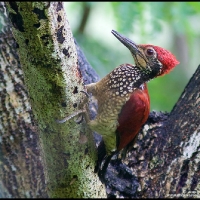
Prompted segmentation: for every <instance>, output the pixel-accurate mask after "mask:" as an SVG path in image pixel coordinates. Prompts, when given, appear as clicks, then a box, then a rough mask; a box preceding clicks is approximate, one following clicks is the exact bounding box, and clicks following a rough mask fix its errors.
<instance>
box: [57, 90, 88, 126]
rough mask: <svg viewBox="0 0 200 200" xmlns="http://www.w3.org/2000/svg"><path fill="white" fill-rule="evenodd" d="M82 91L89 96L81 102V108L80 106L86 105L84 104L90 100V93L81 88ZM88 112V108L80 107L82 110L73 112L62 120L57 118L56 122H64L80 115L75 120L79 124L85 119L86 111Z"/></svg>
mask: <svg viewBox="0 0 200 200" xmlns="http://www.w3.org/2000/svg"><path fill="white" fill-rule="evenodd" d="M80 92H82V93H84V94H85V96H86V97H87V98H85V99H84V100H83V102H81V103H80V105H79V108H80V107H85V106H84V105H85V104H86V102H87V101H88V98H89V94H88V93H87V92H86V91H83V90H81V91H80ZM86 112H87V111H86V109H80V110H78V111H76V112H74V113H72V114H71V115H69V116H67V117H65V118H63V119H61V120H56V122H57V123H60V124H61V123H64V122H66V121H69V120H70V119H71V118H73V117H75V116H77V115H79V116H78V118H77V119H75V120H74V121H75V122H76V123H77V124H80V123H81V122H82V121H83V113H86Z"/></svg>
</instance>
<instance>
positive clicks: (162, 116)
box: [0, 3, 200, 198]
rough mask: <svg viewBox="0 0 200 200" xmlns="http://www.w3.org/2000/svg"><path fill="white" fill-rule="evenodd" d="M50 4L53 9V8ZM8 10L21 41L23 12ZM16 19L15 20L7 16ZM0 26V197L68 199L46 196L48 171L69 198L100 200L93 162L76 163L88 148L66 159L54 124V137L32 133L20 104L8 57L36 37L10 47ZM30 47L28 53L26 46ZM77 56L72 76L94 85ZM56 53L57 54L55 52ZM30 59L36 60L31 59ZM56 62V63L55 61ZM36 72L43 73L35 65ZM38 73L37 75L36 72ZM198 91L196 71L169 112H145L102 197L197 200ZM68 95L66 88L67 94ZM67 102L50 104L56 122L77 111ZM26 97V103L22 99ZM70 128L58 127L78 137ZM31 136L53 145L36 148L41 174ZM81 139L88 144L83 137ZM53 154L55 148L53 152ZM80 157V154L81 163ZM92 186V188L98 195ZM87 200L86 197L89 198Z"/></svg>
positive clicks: (27, 111)
mask: <svg viewBox="0 0 200 200" xmlns="http://www.w3.org/2000/svg"><path fill="white" fill-rule="evenodd" d="M53 4H54V5H55V3H53ZM56 4H57V12H56V13H54V14H53V15H54V18H52V19H51V20H52V21H54V22H55V21H56V20H58V21H59V22H60V21H62V17H63V16H62V15H61V16H60V15H59V11H60V10H62V3H56ZM29 5H30V3H29ZM43 5H45V4H43ZM48 5H49V4H46V6H47V7H48ZM11 7H13V9H12V12H13V10H14V13H15V14H14V17H13V18H12V17H11V18H12V19H13V22H14V23H13V25H14V26H16V27H15V28H17V29H18V30H20V31H21V32H20V34H19V35H20V37H25V36H24V35H23V31H24V28H26V25H25V23H24V21H23V20H22V19H23V18H22V19H21V18H20V16H21V14H20V15H19V11H21V10H23V9H24V8H23V6H21V7H20V9H18V8H19V7H18V5H17V4H13V3H11ZM0 9H1V10H0V12H1V13H2V16H6V15H3V13H4V10H3V7H2V4H1V7H0ZM45 9H46V8H45ZM47 9H48V8H47ZM42 10H43V9H41V8H39V5H38V6H36V8H35V9H34V12H35V14H36V16H37V17H39V18H41V17H42V18H43V17H44V16H46V14H44V13H46V12H43V11H42ZM26 11H28V10H26ZM28 12H31V11H28ZM16 13H17V15H18V18H16V16H15V15H16ZM16 19H18V20H16ZM4 20H5V21H4V22H3V23H2V24H3V25H4V29H3V30H1V32H2V33H1V35H0V64H1V66H0V113H1V115H0V144H1V148H0V156H1V157H0V161H1V162H0V179H1V182H0V197H47V196H48V194H47V189H48V190H50V191H49V194H50V196H59V197H71V196H73V195H74V194H70V195H69V194H68V193H67V192H66V193H57V192H55V191H53V190H52V188H51V187H50V188H47V187H46V184H45V181H47V180H48V179H49V177H48V179H46V180H45V176H44V172H45V171H48V168H50V171H51V170H54V173H55V174H54V175H55V180H56V181H58V182H59V181H60V179H62V176H63V177H64V176H65V177H66V178H65V179H67V181H69V184H68V185H67V187H68V188H70V187H71V185H72V186H73V187H72V188H75V192H77V194H76V195H77V197H87V196H89V195H88V194H94V193H95V195H93V197H94V196H96V197H103V195H104V193H103V190H104V189H103V187H102V186H101V184H99V183H98V184H97V182H96V181H97V177H95V176H94V174H93V170H94V163H93V162H90V159H89V160H87V159H86V160H84V159H83V158H84V156H86V157H87V156H88V155H89V151H90V148H87V147H86V146H84V147H83V149H82V148H79V149H78V150H77V152H73V153H72V154H69V153H68V149H66V147H65V146H64V145H61V144H60V142H62V140H65V141H67V140H68V138H67V137H64V138H63V137H62V135H61V134H60V131H61V129H62V128H61V126H60V125H58V126H59V133H57V132H51V133H50V132H49V131H50V127H51V126H50V125H49V126H48V127H46V129H45V130H46V131H48V134H47V133H41V132H40V133H39V131H38V129H37V128H36V124H35V122H34V119H33V113H32V110H31V107H30V103H29V99H28V93H27V90H26V87H25V86H24V80H23V74H22V69H21V65H20V63H19V58H18V56H17V54H16V48H22V47H19V46H20V45H22V44H23V45H24V46H23V47H24V48H27V47H26V45H28V44H29V43H30V42H31V37H35V35H34V34H36V32H34V31H35V30H34V31H33V32H32V36H29V37H30V38H28V40H27V38H26V37H25V38H23V41H24V43H23V41H22V44H16V43H15V42H14V39H13V37H12V34H11V32H10V27H9V26H8V24H9V23H8V21H7V20H6V18H4ZM20 20H21V21H20ZM20 23H21V25H20ZM40 23H41V24H42V25H43V26H45V21H43V20H42V19H40ZM40 23H39V22H38V21H37V23H35V26H36V27H35V28H37V29H39V30H40V31H41V32H40V34H39V35H37V36H38V38H40V39H39V41H40V42H41V45H42V47H43V48H46V47H44V46H43V44H45V45H46V46H47V45H48V43H49V42H52V39H51V38H50V37H49V35H46V34H44V32H42V28H40V27H41V24H40ZM5 25H6V27H5ZM33 26H34V25H33ZM61 27H62V26H61ZM59 30H60V31H59ZM62 30H63V29H62ZM56 33H57V36H58V37H57V39H58V40H59V41H60V42H61V41H62V42H63V41H64V40H65V37H64V36H63V37H62V34H61V33H62V31H61V29H59V28H58V29H57V31H55V34H56ZM43 34H44V35H43ZM63 38H64V39H63ZM68 42H69V41H67V43H68ZM27 43H28V44H27ZM32 47H34V45H33V46H32ZM40 47H41V46H40ZM34 48H35V47H34ZM38 48H39V47H38ZM60 48H61V49H62V47H61V46H60V45H58V49H60ZM36 50H38V49H36ZM36 50H35V51H36ZM62 50H63V49H62ZM68 50H69V49H68ZM68 50H67V49H66V51H65V50H64V51H63V53H64V54H65V55H66V56H69V51H68ZM73 51H74V49H73ZM36 52H37V51H36ZM36 52H35V53H36ZM44 52H45V53H46V52H48V51H46V49H44ZM77 52H78V64H79V66H78V68H77V69H78V70H80V73H79V72H77V73H78V74H82V78H83V82H84V83H85V84H88V83H90V82H96V81H97V80H98V76H97V75H96V74H95V72H94V70H92V69H91V68H90V66H89V64H88V63H87V61H86V59H85V58H84V55H83V54H82V52H81V50H80V49H79V47H77ZM59 53H60V55H62V52H60V51H59ZM31 55H32V54H31ZM27 56H28V55H27ZM33 56H37V55H34V54H33ZM42 56H45V54H43V53H42V55H40V56H39V58H42ZM28 58H29V57H28ZM34 58H35V59H36V60H37V59H39V58H37V57H34ZM54 58H55V57H54ZM60 59H61V60H62V59H63V57H62V58H60ZM28 61H30V60H29V59H28V60H27V62H28ZM31 62H32V63H33V62H36V61H34V60H33V61H31ZM56 62H59V61H53V63H54V64H57V63H56ZM36 63H37V65H42V64H41V63H40V62H36ZM46 63H48V62H45V63H44V64H45V65H46ZM23 64H24V63H23ZM40 67H41V68H43V66H40ZM46 67H48V70H51V69H52V67H51V66H46ZM44 70H45V69H44ZM45 72H46V71H45ZM62 73H63V72H62ZM62 73H61V74H62ZM43 74H45V73H44V72H43ZM75 74H76V73H75ZM32 76H33V74H32ZM27 77H29V76H26V74H25V78H26V79H27ZM31 78H32V77H31ZM77 79H78V80H77V81H78V83H77V84H76V86H77V90H78V91H79V90H80V89H79V87H80V88H81V87H82V82H81V81H80V79H79V78H78V77H77ZM35 80H36V79H35ZM75 81H76V80H75ZM27 82H28V80H27ZM58 82H60V81H58ZM54 84H55V83H54ZM69 84H71V83H69ZM56 85H57V83H56V84H55V85H54V87H56ZM199 86H200V67H198V69H197V71H196V73H195V74H194V76H193V77H192V78H191V80H190V82H189V83H188V85H187V87H186V88H185V90H184V92H183V94H182V95H181V97H180V99H179V101H178V102H177V104H176V105H175V107H174V109H173V110H172V112H171V113H170V114H167V113H161V112H152V113H151V114H150V116H149V119H148V121H147V122H146V124H145V125H144V126H143V128H142V130H141V132H140V134H139V136H138V140H137V142H136V144H134V145H133V146H131V145H130V147H129V152H128V154H127V157H126V158H125V160H124V161H123V162H122V161H121V160H120V159H117V158H116V156H113V158H112V160H111V162H110V165H109V166H108V169H107V172H106V174H105V178H104V179H102V180H104V181H105V185H106V192H107V194H108V197H138V198H144V197H148V198H153V197H154V198H159V197H173V198H174V197H180V196H181V197H190V196H192V195H193V197H200V183H199V182H200V181H199V180H200V130H199V129H200V113H199V112H200V89H199ZM61 87H62V84H61ZM72 88H73V89H74V87H72ZM44 89H45V88H44ZM54 89H55V88H54ZM56 89H58V91H57V90H56V93H55V94H56V95H58V94H59V91H60V88H58V87H56ZM69 90H70V89H69ZM54 91H55V90H54ZM73 91H76V90H73ZM42 92H43V90H42ZM70 95H71V94H69V96H67V95H66V96H65V97H64V98H63V99H64V100H63V101H60V99H59V98H58V99H57V102H58V101H59V102H62V103H61V106H60V104H59V105H55V104H54V106H56V109H55V110H56V111H58V110H59V109H61V111H62V113H63V116H65V114H66V112H67V111H68V114H70V112H72V110H75V109H77V108H74V107H73V105H76V104H74V103H77V102H76V98H75V97H74V101H75V102H72V103H71V101H73V99H72V100H70V98H71V96H70ZM29 96H30V97H31V95H30V94H29ZM32 96H33V97H32V98H34V93H33V94H32ZM35 96H36V94H35ZM46 98H48V96H46ZM72 98H73V97H72ZM66 99H67V100H66ZM33 101H34V100H33V99H32V103H34V102H33ZM49 103H50V102H49ZM44 105H45V102H44ZM44 105H43V106H44ZM43 106H42V107H40V109H43ZM63 107H64V108H63ZM75 107H76V106H75ZM90 108H91V110H92V115H91V117H94V115H95V103H93V104H91V107H90ZM35 109H37V108H35ZM52 116H53V117H52ZM63 116H61V114H51V117H52V121H51V122H52V123H54V121H53V120H54V119H55V118H58V117H60V118H62V117H63ZM43 117H44V118H45V119H46V118H48V116H47V115H45V116H43ZM43 117H42V118H43ZM38 118H39V117H38V116H37V119H38ZM39 121H40V120H39ZM70 121H72V122H71V123H72V124H68V125H66V124H67V123H66V124H65V125H62V126H64V127H63V128H64V129H68V128H72V129H73V128H75V129H76V130H79V131H80V130H81V131H83V130H84V129H85V125H84V123H83V125H82V126H81V127H77V126H78V125H76V124H75V123H73V120H70ZM67 126H68V127H67ZM40 129H41V127H40ZM51 131H52V129H51ZM63 132H64V131H63ZM83 132H84V131H83ZM83 132H82V133H83ZM86 132H87V131H86ZM41 134H42V135H41ZM39 136H40V137H44V138H40V142H41V140H45V141H46V140H48V139H49V138H51V137H53V138H52V139H53V142H52V143H49V145H50V146H49V147H46V148H44V150H43V151H44V152H43V153H45V152H46V151H47V152H48V151H49V152H50V153H49V155H48V159H50V161H51V162H52V163H53V164H51V163H47V164H45V166H47V168H46V169H44V168H43V163H42V162H41V159H44V157H45V156H44V155H43V156H42V157H41V148H40V147H39ZM70 136H71V135H70ZM82 136H83V135H82V134H75V135H74V136H73V139H72V140H73V141H76V140H77V138H78V139H80V138H81V137H82ZM95 136H96V142H97V143H98V145H99V142H100V138H99V137H98V135H95ZM83 138H85V137H83ZM60 140H61V141H60ZM88 140H92V139H91V138H90V139H88ZM79 141H80V140H79ZM83 141H84V140H83ZM43 142H44V141H43ZM77 144H78V143H76V145H77ZM43 145H44V144H43ZM100 146H101V145H100ZM57 148H60V151H59V149H57ZM101 150H102V148H99V151H101ZM52 151H55V152H57V153H58V156H61V157H59V158H56V157H55V155H56V154H55V152H52ZM80 152H84V153H83V155H82V156H81V154H80ZM74 153H75V154H76V153H78V155H79V156H77V157H76V158H75V159H76V162H77V167H75V168H74V171H73V172H75V174H73V172H72V173H71V174H68V172H67V171H66V170H64V169H66V167H67V166H66V164H67V165H68V164H69V163H68V159H70V156H71V155H73V154H74ZM80 162H81V163H80ZM54 164H55V165H54ZM81 164H84V166H85V168H84V167H83V168H82V169H81V170H80V169H79V168H81V166H82V165H81ZM56 165H57V168H56ZM79 170H80V171H79ZM88 173H90V174H89V177H90V176H91V177H92V178H91V179H90V181H91V182H90V184H85V182H84V181H85V180H86V179H85V178H83V179H80V177H81V176H83V177H84V176H88ZM66 174H67V175H66ZM77 178H78V180H77ZM101 178H102V177H101ZM81 181H82V182H81ZM87 181H88V179H87ZM87 181H86V183H87ZM81 184H82V185H81ZM59 186H60V188H62V189H63V190H66V185H65V184H61V185H59ZM97 186H99V188H98V187H97ZM78 187H79V188H78ZM80 187H83V188H80ZM62 189H61V190H62ZM79 191H82V192H83V193H84V192H85V194H83V193H81V194H80V193H79ZM78 193H79V194H78ZM90 197H92V195H91V196H90Z"/></svg>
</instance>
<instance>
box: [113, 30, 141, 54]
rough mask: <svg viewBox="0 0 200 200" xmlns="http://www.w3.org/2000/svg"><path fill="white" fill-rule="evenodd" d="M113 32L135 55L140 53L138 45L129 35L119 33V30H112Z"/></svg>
mask: <svg viewBox="0 0 200 200" xmlns="http://www.w3.org/2000/svg"><path fill="white" fill-rule="evenodd" d="M111 33H112V34H113V35H114V36H115V37H116V38H117V39H118V40H119V41H120V42H121V43H122V44H124V45H125V46H126V47H127V48H128V49H129V50H130V51H131V53H132V54H133V55H136V54H140V51H139V49H138V47H137V45H136V44H135V43H134V42H133V41H132V40H130V39H128V38H127V37H125V36H123V35H121V34H119V33H118V32H117V31H114V30H112V31H111Z"/></svg>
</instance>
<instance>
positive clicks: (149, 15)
mask: <svg viewBox="0 0 200 200" xmlns="http://www.w3.org/2000/svg"><path fill="white" fill-rule="evenodd" d="M86 4H87V6H90V7H91V13H90V16H89V18H88V20H87V22H88V23H87V25H88V24H90V23H96V22H95V19H99V18H104V19H105V20H104V21H103V23H104V22H105V24H106V23H108V22H107V16H108V15H110V14H112V16H113V22H112V23H113V24H114V27H110V26H109V27H108V29H110V30H112V29H115V30H117V31H118V32H120V33H122V34H124V35H126V36H127V37H129V38H131V39H132V37H133V35H134V38H138V39H136V40H137V41H135V42H138V43H139V42H141V43H143V42H144V43H152V44H154V43H153V42H155V41H156V42H158V43H157V44H156V45H159V46H162V47H164V48H166V47H167V49H168V50H170V51H171V52H173V54H175V55H176V57H177V58H178V60H179V61H180V65H178V66H177V67H176V68H175V69H174V70H173V72H171V73H170V74H169V75H166V76H163V77H160V78H157V79H155V80H152V81H150V82H149V83H148V88H149V93H150V97H151V110H162V111H170V110H171V109H172V108H173V106H174V105H175V103H176V101H177V100H178V98H179V97H180V95H181V93H182V92H183V89H184V87H185V86H186V84H187V82H188V81H189V78H190V77H191V75H192V74H193V73H194V71H195V69H196V68H197V66H198V64H199V60H198V58H196V56H195V52H196V51H199V49H195V43H197V42H198V38H199V36H200V31H198V30H199V29H200V25H199V18H200V2H105V3H103V2H86ZM73 6H74V8H75V9H77V10H78V12H76V11H75V9H74V10H73V9H72V11H73V12H74V13H76V15H79V17H80V19H81V17H82V16H81V13H83V10H82V11H81V9H83V8H84V6H83V3H81V4H80V2H76V3H75V2H74V3H73ZM99 6H100V7H101V9H103V10H104V12H103V15H102V14H99V13H98V12H97V11H96V10H97V8H98V7H99ZM77 13H78V14H77ZM76 20H79V18H78V17H77V18H76ZM76 23H77V22H76ZM87 25H86V27H85V30H87V31H85V32H84V33H83V34H82V35H80V34H79V32H78V26H76V28H74V30H73V33H74V36H75V37H76V39H77V41H78V43H79V44H80V46H81V48H82V49H83V51H84V53H85V55H86V57H87V59H88V61H89V62H90V64H91V65H92V66H93V67H94V68H95V70H96V71H97V73H98V74H99V75H100V77H103V76H105V75H106V74H107V73H109V72H110V71H111V70H113V69H114V68H115V67H116V66H118V65H119V64H122V63H126V62H128V63H132V64H133V59H130V57H131V56H130V53H129V52H128V51H126V50H124V47H123V46H122V45H121V46H117V48H112V47H111V43H110V41H109V40H108V43H107V44H104V43H103V42H101V39H98V38H95V37H91V35H88V33H91V34H93V33H95V31H96V30H95V28H94V29H93V28H92V29H91V28H90V29H89V28H88V27H87ZM98 25H99V26H101V25H102V24H98ZM90 27H95V24H93V25H90ZM166 27H167V29H168V30H169V31H168V32H166V30H165V29H166ZM103 32H105V31H104V30H102V32H101V33H99V35H100V36H101V34H102V33H103ZM99 38H101V37H99ZM157 38H161V39H160V40H159V41H157ZM177 38H184V39H185V41H184V44H183V43H182V45H180V42H181V41H179V40H178V39H177ZM134 40H135V39H134ZM168 41H169V42H168ZM167 45H168V46H167ZM165 46H166V47H165ZM196 48H197V47H196ZM184 50H185V52H187V53H188V55H187V54H186V56H187V57H188V59H187V57H185V54H184ZM191 63H192V64H193V65H191Z"/></svg>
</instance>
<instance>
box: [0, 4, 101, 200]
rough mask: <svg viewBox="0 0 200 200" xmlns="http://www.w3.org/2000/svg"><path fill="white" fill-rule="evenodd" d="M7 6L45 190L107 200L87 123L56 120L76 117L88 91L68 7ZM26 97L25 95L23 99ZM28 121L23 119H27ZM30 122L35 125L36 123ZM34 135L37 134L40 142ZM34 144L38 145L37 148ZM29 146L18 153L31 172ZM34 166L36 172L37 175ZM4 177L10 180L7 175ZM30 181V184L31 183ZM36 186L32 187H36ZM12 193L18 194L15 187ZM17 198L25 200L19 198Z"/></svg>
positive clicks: (67, 195)
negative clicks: (95, 169)
mask: <svg viewBox="0 0 200 200" xmlns="http://www.w3.org/2000/svg"><path fill="white" fill-rule="evenodd" d="M6 6H7V10H8V13H9V17H10V19H11V22H12V25H13V29H12V31H13V34H14V37H15V40H16V41H17V48H18V52H19V56H20V63H21V65H22V68H23V73H24V79H25V81H24V82H25V84H26V86H27V90H28V94H27V92H26V95H29V100H30V102H31V109H32V111H33V114H34V118H35V119H36V121H37V124H33V123H34V122H32V121H31V125H32V126H31V125H29V126H28V127H26V130H27V131H29V132H28V133H27V134H29V135H28V136H27V137H28V139H29V137H30V138H31V137H33V138H34V137H36V136H37V137H38V136H39V147H38V146H36V149H37V150H38V151H39V152H40V153H41V157H42V158H41V159H40V160H41V161H42V165H43V166H44V168H43V169H44V170H43V173H44V174H45V184H43V185H42V187H44V188H45V190H47V191H45V192H47V194H48V195H49V197H100V196H105V189H104V185H103V184H102V183H101V182H100V180H99V178H98V176H97V174H95V173H94V167H95V165H96V160H97V152H96V148H95V143H94V140H93V137H92V134H91V132H90V131H89V130H88V129H87V127H86V126H85V123H84V122H83V123H82V124H76V123H75V122H74V120H70V121H69V122H66V123H64V124H59V123H57V122H56V119H61V118H63V117H65V116H66V115H70V114H71V113H72V112H73V111H76V110H77V108H78V107H79V104H80V102H81V101H82V98H83V95H84V94H82V93H80V92H78V91H80V90H83V83H82V77H81V74H80V71H79V69H78V62H77V52H76V47H75V44H74V40H73V37H72V34H71V31H70V28H69V24H68V21H67V19H66V15H65V12H64V9H63V5H62V3H61V2H56V3H53V2H52V3H50V2H46V3H39V2H37V3H36V2H24V3H22V2H19V3H17V2H10V3H7V4H6ZM12 67H13V68H14V67H16V66H15V65H14V66H12ZM9 70H10V68H8V69H7V71H8V72H7V73H11V72H10V71H9ZM15 70H17V68H16V69H15ZM4 74H5V73H3V77H4V76H5V75H4ZM11 79H12V78H11ZM11 89H12V88H11ZM20 89H21V88H20V87H19V90H20ZM21 90H22V89H21ZM23 92H24V91H21V93H22V94H23ZM14 95H16V94H15V93H14ZM17 95H18V94H17ZM13 99H15V97H13ZM13 101H14V100H13ZM3 103H4V102H3ZM3 103H2V104H3ZM14 103H15V104H17V103H16V102H14ZM26 103H27V104H26V106H27V108H26V107H25V108H26V109H27V110H28V111H29V112H30V104H29V103H28V100H27V99H26ZM5 104H6V103H5ZM3 105H4V104H3ZM15 106H16V107H17V106H18V105H15ZM19 106H21V105H19ZM5 111H6V110H5ZM8 112H9V111H8ZM5 113H6V112H5ZM31 114H32V113H31ZM19 115H20V111H19ZM17 117H18V113H16V115H15V116H14V115H13V116H11V117H10V118H11V119H8V120H9V121H13V122H14V124H15V119H16V118H17ZM23 117H24V116H23V115H22V116H21V118H23ZM28 119H29V121H30V118H28ZM31 119H32V118H31ZM17 120H18V119H17ZM25 125H26V124H25ZM33 125H35V126H33ZM36 125H37V126H36ZM22 128H23V127H22ZM33 130H34V131H36V132H37V134H36V136H35V134H34V133H33ZM22 133H23V132H22ZM23 134H25V133H23ZM33 134H34V135H33ZM11 140H13V142H14V143H16V144H15V145H18V143H20V142H22V143H23V145H24V142H23V141H21V140H20V138H18V137H16V138H13V137H11ZM34 140H35V138H34ZM34 140H33V141H32V142H33V144H34V145H37V143H36V142H35V141H34ZM17 142H18V143H17ZM7 146H8V145H7ZM27 146H28V145H27ZM27 146H26V148H24V146H22V147H21V146H20V145H19V147H18V148H23V151H25V155H24V157H25V161H24V160H22V161H20V160H19V158H17V157H16V159H17V160H18V162H20V163H23V164H24V165H25V166H24V167H27V166H26V163H27V162H32V160H30V159H33V161H34V156H35V154H32V151H31V150H32V149H29V148H28V147H27ZM34 150H35V149H34ZM39 152H37V153H39ZM34 153H35V152H34ZM4 155H5V154H4ZM8 156H9V155H8ZM31 156H32V157H31ZM27 160H28V161H27ZM33 164H34V163H32V164H31V165H30V166H31V167H33V168H34V170H37V168H36V169H35V167H34V165H33ZM39 164H40V163H39ZM10 167H11V170H13V168H14V170H15V165H14V166H13V168H12V166H10ZM22 170H23V169H22ZM27 170H30V169H27ZM31 170H32V168H31ZM24 172H25V171H24ZM3 175H6V174H4V173H3ZM31 175H32V176H33V177H34V179H33V178H32V179H33V182H34V184H35V185H37V184H39V182H37V181H36V179H37V174H36V172H35V171H34V172H33V173H31ZM42 175H43V174H42ZM25 176H26V175H25ZM13 177H14V176H13ZM26 177H27V176H26ZM43 178H44V176H43ZM27 179H28V181H30V179H29V178H27ZM4 180H5V181H7V184H10V183H11V182H10V178H9V176H8V177H5V178H4ZM14 181H15V182H14V183H16V185H18V184H19V183H18V182H17V181H16V180H14ZM4 184H5V183H4ZM32 184H33V183H30V184H28V185H30V187H32ZM14 186H15V185H13V187H14ZM26 186H27V182H25V184H24V187H26ZM7 187H8V188H9V189H11V190H12V188H10V187H9V185H7ZM15 187H16V188H17V186H15ZM35 187H36V186H35ZM37 187H39V186H37ZM14 191H17V192H18V189H17V190H16V189H15V190H14ZM12 192H13V190H12ZM23 192H24V191H23ZM39 192H40V191H39ZM45 192H44V193H43V194H41V192H40V193H38V191H36V194H35V193H34V194H33V192H32V191H31V192H30V193H31V194H30V197H45V195H46V193H45ZM11 195H12V196H13V197H23V195H21V194H19V193H12V194H11ZM24 196H28V197H29V192H28V193H26V192H25V195H24Z"/></svg>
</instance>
